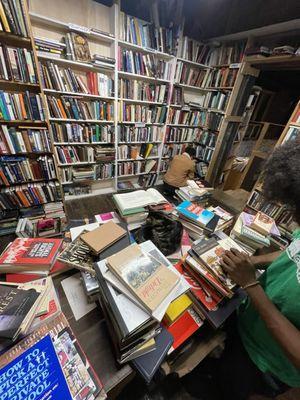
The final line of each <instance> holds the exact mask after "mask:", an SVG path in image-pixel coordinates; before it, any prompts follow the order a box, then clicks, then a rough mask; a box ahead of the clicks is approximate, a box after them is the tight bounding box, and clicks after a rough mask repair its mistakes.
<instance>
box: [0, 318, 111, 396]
mask: <svg viewBox="0 0 300 400" xmlns="http://www.w3.org/2000/svg"><path fill="white" fill-rule="evenodd" d="M12 369H13V370H14V371H15V373H14V374H13V375H11V372H9V371H12ZM0 370H1V372H0V379H1V380H2V381H3V382H5V385H6V387H5V390H6V393H7V396H6V400H13V399H14V398H16V397H15V396H16V394H17V393H18V396H19V395H20V393H21V392H20V388H21V390H25V387H24V376H26V378H27V379H26V382H27V384H26V398H28V399H29V398H34V399H35V400H41V399H43V400H46V399H47V400H50V399H51V400H62V399H64V400H77V399H80V400H93V399H96V397H97V396H98V395H99V394H100V397H99V398H100V399H104V398H106V396H105V394H104V391H103V388H102V384H101V382H100V381H99V378H98V377H97V375H96V374H95V372H94V370H93V369H92V367H91V365H90V364H89V362H88V360H87V358H86V356H85V354H84V353H83V351H82V349H81V347H80V345H79V343H78V342H77V340H76V337H75V336H74V334H73V332H72V330H71V328H70V326H69V325H68V322H67V320H66V318H65V316H64V315H63V314H62V313H61V314H59V315H58V316H57V317H56V318H55V319H53V320H52V321H50V322H48V323H45V324H44V325H42V326H41V327H40V328H39V329H38V330H36V331H34V332H33V333H31V334H30V335H29V336H27V337H26V338H24V339H23V340H22V341H20V342H19V343H18V344H16V345H15V346H14V347H13V348H11V349H10V350H8V351H7V352H6V353H4V354H3V355H2V356H0ZM22 398H23V397H22ZM24 398H25V397H24Z"/></svg>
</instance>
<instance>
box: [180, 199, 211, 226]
mask: <svg viewBox="0 0 300 400" xmlns="http://www.w3.org/2000/svg"><path fill="white" fill-rule="evenodd" d="M176 210H177V211H178V212H179V214H181V215H182V216H183V217H186V218H188V219H189V220H191V221H192V222H194V223H195V224H197V225H199V226H201V227H205V226H206V225H208V223H209V222H210V221H211V220H212V219H213V218H214V216H215V214H214V213H213V212H212V211H208V210H206V209H205V208H202V207H201V206H199V205H198V204H196V203H192V202H190V201H184V202H182V203H180V204H179V205H178V206H177V207H176Z"/></svg>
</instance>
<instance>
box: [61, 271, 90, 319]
mask: <svg viewBox="0 0 300 400" xmlns="http://www.w3.org/2000/svg"><path fill="white" fill-rule="evenodd" d="M61 285H62V287H63V289H64V292H65V295H66V297H67V299H68V302H69V305H70V307H71V310H72V312H73V314H74V317H75V319H76V321H78V320H79V319H80V318H82V317H83V316H84V315H86V314H88V313H89V312H90V311H92V310H93V309H94V308H96V303H88V301H87V297H86V294H85V293H84V290H83V287H82V283H81V280H80V273H78V274H75V275H72V276H70V277H69V278H66V279H64V280H63V281H61Z"/></svg>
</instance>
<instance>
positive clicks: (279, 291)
mask: <svg viewBox="0 0 300 400" xmlns="http://www.w3.org/2000/svg"><path fill="white" fill-rule="evenodd" d="M263 174H264V177H263V178H264V183H263V194H264V196H265V197H266V198H267V199H268V200H270V201H277V202H281V203H282V204H285V205H287V206H288V207H289V208H290V209H291V210H292V212H293V216H294V221H295V222H296V223H297V224H298V225H300V143H299V142H294V141H293V142H290V143H287V144H284V145H282V146H280V147H279V148H277V149H276V150H275V151H274V153H273V155H272V156H271V157H270V158H269V160H268V161H267V163H266V165H265V168H264V173H263ZM221 263H222V267H223V269H224V270H225V271H226V272H227V273H228V275H229V276H230V278H232V279H233V280H234V281H235V282H236V283H237V284H238V285H240V286H241V287H243V288H244V289H245V290H246V292H247V294H248V298H247V300H246V301H245V302H244V304H242V305H241V307H240V308H239V310H238V315H237V325H238V332H239V337H240V341H241V344H242V346H241V347H242V351H245V355H246V356H247V357H248V358H249V359H248V360H247V361H246V363H248V366H247V370H248V371H250V369H248V367H249V365H250V364H251V366H252V370H251V372H250V374H249V375H250V376H247V374H245V375H241V374H240V375H239V382H238V383H237V382H234V379H232V382H227V384H228V386H230V385H232V386H231V388H230V393H231V395H232V397H228V398H231V399H234V400H246V399H247V398H248V397H249V395H250V394H252V393H255V392H261V393H264V394H267V393H270V392H271V394H270V397H273V396H272V393H273V395H274V396H275V395H276V394H277V393H280V392H281V391H282V390H284V389H286V388H288V387H300V230H296V231H295V232H294V234H293V240H292V242H291V244H290V245H289V246H288V248H287V249H286V250H285V251H283V252H275V253H271V254H267V255H261V256H252V257H249V256H247V255H245V254H244V253H241V252H238V251H236V250H234V249H232V250H231V251H228V252H226V254H225V255H224V256H223V260H222V262H221ZM263 267H266V271H265V272H264V273H263V274H262V275H261V277H260V278H259V279H256V274H255V272H256V271H255V269H256V268H263ZM232 368H233V369H234V368H236V367H235V366H232ZM238 368H240V369H241V370H242V369H243V365H239V367H238ZM245 372H247V371H245ZM247 380H248V381H247ZM235 387H236V388H237V390H236V392H235ZM243 387H244V389H245V390H244V393H243V390H241V388H243ZM270 387H272V388H273V391H272V390H271V391H270V390H267V389H270ZM225 392H226V389H225ZM234 396H235V397H234ZM224 398H227V397H224Z"/></svg>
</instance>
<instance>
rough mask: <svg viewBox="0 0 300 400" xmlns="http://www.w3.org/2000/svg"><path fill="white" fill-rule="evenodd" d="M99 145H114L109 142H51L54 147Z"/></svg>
mask: <svg viewBox="0 0 300 400" xmlns="http://www.w3.org/2000/svg"><path fill="white" fill-rule="evenodd" d="M100 144H109V145H111V146H113V145H114V143H109V142H53V145H54V146H96V145H100Z"/></svg>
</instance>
